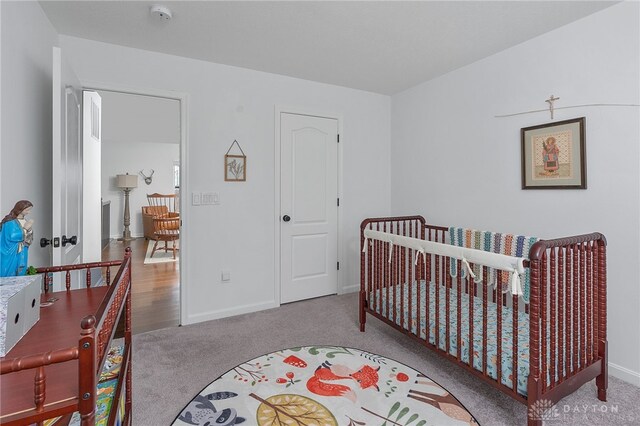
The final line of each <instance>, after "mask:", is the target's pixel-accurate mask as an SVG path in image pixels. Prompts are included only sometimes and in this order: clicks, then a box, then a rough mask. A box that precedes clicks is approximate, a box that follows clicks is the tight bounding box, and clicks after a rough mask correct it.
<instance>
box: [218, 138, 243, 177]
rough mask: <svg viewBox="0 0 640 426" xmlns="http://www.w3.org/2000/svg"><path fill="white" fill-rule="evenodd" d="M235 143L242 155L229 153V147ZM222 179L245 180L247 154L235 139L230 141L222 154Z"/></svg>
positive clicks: (231, 147)
mask: <svg viewBox="0 0 640 426" xmlns="http://www.w3.org/2000/svg"><path fill="white" fill-rule="evenodd" d="M234 145H236V146H237V147H238V149H239V150H240V152H241V153H242V155H231V154H229V152H231V149H233V146H234ZM224 180H225V181H227V182H244V181H246V180H247V156H246V155H244V151H243V150H242V148H241V147H240V144H239V143H238V141H237V140H234V141H233V143H231V146H230V147H229V149H228V150H227V153H226V154H225V156H224Z"/></svg>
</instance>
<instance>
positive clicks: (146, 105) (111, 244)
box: [91, 87, 184, 334]
mask: <svg viewBox="0 0 640 426" xmlns="http://www.w3.org/2000/svg"><path fill="white" fill-rule="evenodd" d="M91 90H93V91H95V92H96V93H98V94H99V95H100V97H101V99H102V146H101V160H100V162H101V170H102V172H101V179H100V180H101V195H102V209H103V214H102V217H103V221H102V225H103V231H102V232H103V236H102V238H101V240H102V242H103V244H102V260H114V259H121V258H122V257H123V255H124V250H125V248H126V247H128V246H129V247H131V249H132V252H133V254H132V261H133V268H132V271H133V276H132V283H133V286H132V328H133V332H134V334H137V333H142V332H147V331H151V330H157V329H160V328H166V327H171V326H177V325H179V324H180V323H181V320H180V312H181V309H180V301H181V297H180V294H181V276H180V262H181V259H182V258H183V257H184V250H183V247H184V244H183V243H182V241H183V239H182V236H183V235H184V233H183V232H182V231H183V230H182V229H181V219H182V218H181V216H180V211H181V208H180V204H181V203H180V200H181V198H182V197H181V188H182V187H183V184H184V181H183V179H181V178H182V177H183V174H182V173H181V172H180V170H181V167H180V166H181V157H182V155H181V154H182V152H183V151H182V148H181V147H182V145H183V136H184V132H183V123H184V120H183V115H182V114H183V111H184V110H183V108H182V102H183V100H182V99H180V98H176V97H171V96H166V95H159V94H153V93H138V92H130V91H126V90H119V89H114V88H104V87H95V88H92V89H91ZM123 175H124V176H125V178H123V177H122V176H123ZM127 175H129V176H127ZM122 181H127V182H132V183H130V185H131V186H132V188H131V189H130V190H128V191H127V190H123V188H122V184H121V182H122ZM128 185H129V184H128ZM125 192H128V194H127V195H125ZM152 194H156V195H160V197H157V196H156V197H149V196H150V195H152ZM125 197H128V204H129V209H128V210H129V219H128V221H127V214H126V207H125V206H126V201H125ZM158 203H161V204H162V206H159V207H158V205H157V204H158ZM153 206H155V207H153ZM150 207H152V208H150ZM161 210H162V211H161ZM169 217H170V218H171V219H167V218H169ZM165 219H167V220H169V221H170V222H171V223H169V224H168V226H171V227H172V229H173V230H174V231H175V233H176V234H177V235H178V236H177V238H174V239H173V240H171V241H166V240H165V238H158V233H159V228H160V227H162V226H167V220H165ZM129 238H131V239H130V240H129ZM165 246H166V247H167V249H166V250H165V249H164V248H165ZM174 246H175V247H177V250H175V251H174V250H173V248H174ZM154 247H156V248H157V249H156V250H155V251H154V252H153V253H152V251H153V249H154Z"/></svg>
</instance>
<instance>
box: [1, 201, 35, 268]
mask: <svg viewBox="0 0 640 426" xmlns="http://www.w3.org/2000/svg"><path fill="white" fill-rule="evenodd" d="M32 208H33V204H32V203H31V201H27V200H20V201H18V202H17V203H16V205H15V206H14V207H13V210H11V212H10V213H9V214H8V215H6V216H5V217H4V219H2V222H1V223H0V277H13V276H17V275H25V274H26V273H27V266H28V262H29V246H30V245H31V243H32V242H33V228H32V227H33V220H27V219H25V216H26V215H28V214H29V213H30V212H31V209H32Z"/></svg>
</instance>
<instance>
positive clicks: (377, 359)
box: [360, 351, 387, 365]
mask: <svg viewBox="0 0 640 426" xmlns="http://www.w3.org/2000/svg"><path fill="white" fill-rule="evenodd" d="M360 356H362V357H365V358H366V359H368V360H369V361H372V362H375V363H377V364H382V365H387V359H386V358H385V357H383V356H382V355H376V354H373V353H371V352H366V351H362V352H360Z"/></svg>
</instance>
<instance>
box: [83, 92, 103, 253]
mask: <svg viewBox="0 0 640 426" xmlns="http://www.w3.org/2000/svg"><path fill="white" fill-rule="evenodd" d="M101 140H102V98H101V97H100V95H99V94H98V93H97V92H93V91H88V90H85V91H83V92H82V218H83V220H82V235H83V238H84V240H83V246H82V259H83V261H84V262H99V261H100V260H101V240H102V215H101V213H102V198H101V193H102V185H101V183H100V182H101V181H100V179H101V176H102V167H101V158H102V155H101V145H102V144H101Z"/></svg>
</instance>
